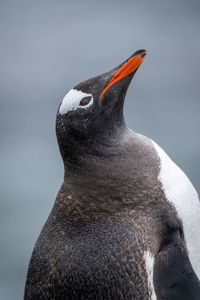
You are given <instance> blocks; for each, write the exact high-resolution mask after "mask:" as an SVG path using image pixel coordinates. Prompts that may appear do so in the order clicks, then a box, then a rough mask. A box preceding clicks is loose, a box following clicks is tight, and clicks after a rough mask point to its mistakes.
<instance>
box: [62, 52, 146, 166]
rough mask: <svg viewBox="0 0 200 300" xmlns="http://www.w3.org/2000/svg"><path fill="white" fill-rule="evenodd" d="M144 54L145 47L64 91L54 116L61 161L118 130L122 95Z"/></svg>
mask: <svg viewBox="0 0 200 300" xmlns="http://www.w3.org/2000/svg"><path fill="white" fill-rule="evenodd" d="M145 55H146V51H145V50H138V51H137V52H135V53H134V54H133V55H132V56H131V57H130V58H128V59H127V60H126V61H125V62H123V63H122V64H120V65H119V66H118V67H116V68H114V69H112V70H111V71H109V72H107V73H105V74H102V75H99V76H97V77H93V78H91V79H89V80H87V81H84V82H82V83H80V84H78V85H76V86H75V87H74V88H73V89H71V90H70V91H69V92H68V93H67V94H66V96H65V97H64V99H63V101H62V102H61V104H60V107H59V110H58V113H57V118H56V133H57V138H58V143H59V147H60V151H61V154H62V156H63V159H64V161H65V160H66V159H72V156H76V154H77V153H78V152H81V149H82V150H83V151H87V150H88V149H91V148H92V147H91V145H96V147H98V145H101V144H102V143H104V141H108V140H110V139H113V138H114V137H116V136H118V135H119V134H120V132H122V130H123V129H124V128H125V121H124V117H123V104H124V99H125V95H126V92H127V89H128V86H129V84H130V81H131V79H132V78H133V76H134V74H135V72H136V71H137V69H138V68H139V66H140V65H141V64H142V62H143V60H144V56H145Z"/></svg>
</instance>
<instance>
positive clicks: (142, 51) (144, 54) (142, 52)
mask: <svg viewBox="0 0 200 300" xmlns="http://www.w3.org/2000/svg"><path fill="white" fill-rule="evenodd" d="M138 54H141V58H144V57H145V56H146V54H147V50H145V49H140V50H137V51H136V52H135V53H133V55H132V57H133V56H135V55H138Z"/></svg>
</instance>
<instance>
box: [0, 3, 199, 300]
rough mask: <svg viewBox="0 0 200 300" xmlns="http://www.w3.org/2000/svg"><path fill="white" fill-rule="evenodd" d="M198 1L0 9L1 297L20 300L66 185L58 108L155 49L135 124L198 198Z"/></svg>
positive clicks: (136, 96)
mask: <svg viewBox="0 0 200 300" xmlns="http://www.w3.org/2000/svg"><path fill="white" fill-rule="evenodd" d="M199 37H200V2H199V1H198V0H197V1H195V0H191V1H186V0H177V1H174V0H169V1H159V0H157V1H155V0H152V1H148V0H143V1H114V0H111V1H106V0H103V1H97V0H96V1H95V0H93V1H92V0H91V1H87V0H86V1H64V0H59V1H56V0H42V1H39V0H35V1H30V0H28V1H27V0H20V1H17V0H9V1H6V0H4V1H1V2H0V38H1V46H0V115H1V116H0V122H1V126H0V134H1V135H0V137H1V150H0V151H1V155H0V159H1V162H0V166H1V167H0V172H1V181H0V182H1V200H0V220H1V221H0V222H1V226H0V231H1V245H0V299H2V300H11V299H22V297H23V289H24V283H25V277H26V272H27V268H28V262H29V259H30V256H31V252H32V249H33V247H34V243H35V241H36V239H37V237H38V235H39V232H40V230H41V228H42V226H43V224H44V222H45V220H46V219H47V216H48V214H49V212H50V210H51V208H52V205H53V203H54V199H55V196H56V193H57V191H58V189H59V187H60V185H61V182H62V177H63V166H62V161H61V158H60V155H59V151H58V147H57V143H56V138H55V130H54V126H55V125H54V123H55V115H56V110H57V107H58V105H59V102H60V101H61V100H62V98H63V96H64V95H65V93H66V92H67V91H68V90H69V89H71V88H72V87H73V86H74V85H76V84H77V83H79V82H80V81H83V80H85V79H87V78H89V77H92V76H95V75H98V74H101V73H103V72H105V71H107V70H109V69H111V68H113V67H114V66H116V65H118V64H119V63H121V62H122V61H123V60H125V59H126V58H127V57H129V56H130V55H131V54H132V53H133V52H135V51H136V50H138V49H140V48H144V49H147V50H148V55H147V57H146V58H145V62H144V63H143V65H142V66H141V68H140V69H139V71H138V72H137V74H136V76H135V78H134V80H133V81H132V84H131V86H130V88H129V92H128V94H127V98H126V106H125V116H126V120H127V123H128V124H129V126H130V127H131V128H133V129H135V130H136V131H138V132H140V133H143V134H144V135H147V136H149V137H151V138H153V139H154V140H155V141H157V142H158V143H159V144H160V145H161V146H162V147H163V148H164V149H166V150H167V152H168V153H169V154H170V156H171V157H172V158H173V159H174V160H175V161H176V163H177V164H178V165H180V166H181V167H182V169H183V170H184V171H185V172H186V173H187V174H188V175H189V177H190V178H191V180H192V182H193V184H194V185H195V187H196V189H197V190H198V192H200V180H199V178H200V162H199V161H200V159H199V158H200V139H199V129H200V128H199V122H200V101H199V96H200V82H199V78H200V57H199V53H200V38H199Z"/></svg>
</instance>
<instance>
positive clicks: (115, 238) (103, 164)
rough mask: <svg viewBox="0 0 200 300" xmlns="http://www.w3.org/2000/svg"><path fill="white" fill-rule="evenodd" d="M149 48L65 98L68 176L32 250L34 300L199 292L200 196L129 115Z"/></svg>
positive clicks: (170, 298)
mask: <svg viewBox="0 0 200 300" xmlns="http://www.w3.org/2000/svg"><path fill="white" fill-rule="evenodd" d="M145 55H146V51H145V50H139V51H137V52H135V53H134V54H133V55H132V56H131V57H130V58H128V59H127V60H126V61H125V62H123V63H122V64H120V65H119V66H118V67H116V68H114V69H113V70H111V71H109V72H107V73H105V74H103V75H100V76H97V77H94V78H92V79H89V80H87V81H85V82H82V83H80V84H78V85H76V86H75V87H74V88H73V89H71V90H70V91H69V92H68V93H67V94H66V96H65V97H64V99H63V101H62V102H61V104H60V107H59V109H58V113H57V118H56V133H57V139H58V144H59V148H60V152H61V155H62V158H63V162H64V167H65V174H64V182H63V184H62V186H61V188H60V191H59V193H58V195H57V198H56V201H55V204H54V206H53V209H52V211H51V213H50V216H49V217H48V220H47V222H46V224H45V225H44V227H43V229H42V232H41V234H40V236H39V238H38V241H37V243H36V245H35V248H34V250H33V254H32V258H31V261H30V265H29V270H28V275H27V280H26V287H25V299H26V300H28V299H59V300H60V299H90V300H94V299H99V300H100V299H134V300H147V299H152V300H156V299H157V300H161V299H162V300H190V299H191V300H197V299H200V281H199V278H200V204H199V199H198V196H197V193H196V191H195V189H194V187H193V186H192V184H191V183H190V181H189V179H188V178H187V177H186V175H185V174H184V173H183V172H182V171H181V170H180V169H179V167H177V166H176V165H175V164H174V163H173V162H172V161H171V159H170V158H169V157H168V156H167V154H166V153H165V152H164V151H163V150H162V149H161V148H160V147H159V146H158V145H157V144H156V143H155V142H153V141H152V140H151V139H149V138H147V137H145V136H143V135H141V134H138V133H136V132H134V131H132V130H131V129H129V128H128V127H127V126H126V123H125V121H124V117H123V105H124V99H125V96H126V92H127V89H128V86H129V84H130V81H131V79H132V78H133V76H134V74H135V72H136V71H137V69H138V68H139V66H140V65H141V63H142V62H143V60H144V57H145Z"/></svg>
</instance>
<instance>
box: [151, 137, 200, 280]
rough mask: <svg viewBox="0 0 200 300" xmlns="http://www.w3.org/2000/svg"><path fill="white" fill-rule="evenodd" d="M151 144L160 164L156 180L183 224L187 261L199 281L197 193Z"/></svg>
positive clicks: (199, 214) (170, 162) (173, 165)
mask: <svg viewBox="0 0 200 300" xmlns="http://www.w3.org/2000/svg"><path fill="white" fill-rule="evenodd" d="M152 142H153V145H154V147H155V149H156V151H157V153H158V156H159V158H160V164H161V165H160V174H159V177H158V180H159V181H160V182H161V183H162V186H163V190H164V192H165V195H166V198H167V199H168V201H169V202H170V203H171V204H172V205H173V206H174V207H175V209H176V211H177V215H178V217H179V218H180V220H181V222H182V224H183V230H184V235H185V240H186V246H187V250H188V254H189V259H190V262H191V264H192V267H193V269H194V271H195V272H196V274H197V276H198V278H199V279H200V202H199V198H198V195H197V192H196V190H195V189H194V187H193V185H192V184H191V182H190V180H189V179H188V177H187V176H186V175H185V174H184V172H183V171H182V170H181V169H180V168H179V167H178V166H177V165H176V164H175V163H174V162H173V161H172V160H171V159H170V158H169V156H168V155H167V154H166V153H165V152H164V151H163V150H162V149H161V148H160V147H159V146H158V145H157V144H156V143H155V142H154V141H152Z"/></svg>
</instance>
